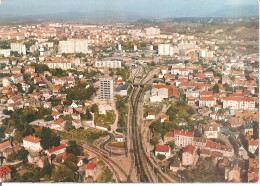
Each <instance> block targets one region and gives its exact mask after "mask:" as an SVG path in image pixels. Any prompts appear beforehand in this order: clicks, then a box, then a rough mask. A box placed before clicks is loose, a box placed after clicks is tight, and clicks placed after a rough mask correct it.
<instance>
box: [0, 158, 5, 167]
mask: <svg viewBox="0 0 260 186" xmlns="http://www.w3.org/2000/svg"><path fill="white" fill-rule="evenodd" d="M4 159H5V157H4V156H0V161H1V167H2V165H3V162H4Z"/></svg>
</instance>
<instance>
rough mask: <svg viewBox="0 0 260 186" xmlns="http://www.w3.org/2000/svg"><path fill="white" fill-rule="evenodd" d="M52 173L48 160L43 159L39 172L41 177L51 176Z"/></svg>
mask: <svg viewBox="0 0 260 186" xmlns="http://www.w3.org/2000/svg"><path fill="white" fill-rule="evenodd" d="M51 173H52V168H51V165H50V163H49V160H48V158H45V159H44V162H43V169H42V170H41V175H42V176H44V175H46V174H47V175H51Z"/></svg>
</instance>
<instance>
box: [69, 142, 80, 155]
mask: <svg viewBox="0 0 260 186" xmlns="http://www.w3.org/2000/svg"><path fill="white" fill-rule="evenodd" d="M82 152H83V148H82V146H80V145H78V144H77V143H76V141H73V140H71V141H69V142H68V146H67V148H66V153H71V154H75V155H76V156H79V155H81V154H82Z"/></svg>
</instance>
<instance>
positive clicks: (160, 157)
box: [157, 153, 166, 161]
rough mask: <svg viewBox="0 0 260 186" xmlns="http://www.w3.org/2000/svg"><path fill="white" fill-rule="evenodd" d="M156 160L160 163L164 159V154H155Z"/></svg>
mask: <svg viewBox="0 0 260 186" xmlns="http://www.w3.org/2000/svg"><path fill="white" fill-rule="evenodd" d="M157 158H158V159H159V160H161V161H162V160H164V159H165V158H166V156H165V155H164V154H160V153H159V154H157Z"/></svg>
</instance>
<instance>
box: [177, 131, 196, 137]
mask: <svg viewBox="0 0 260 186" xmlns="http://www.w3.org/2000/svg"><path fill="white" fill-rule="evenodd" d="M174 134H175V135H176V134H178V135H183V136H191V137H192V136H193V132H189V131H183V130H174Z"/></svg>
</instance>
